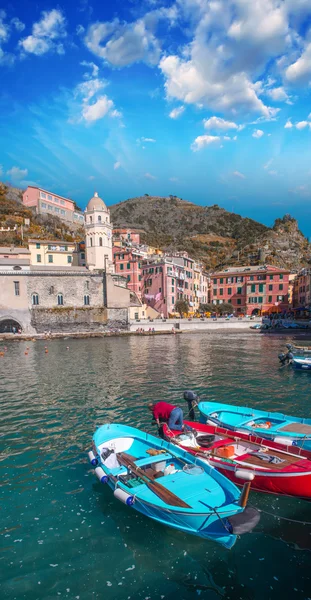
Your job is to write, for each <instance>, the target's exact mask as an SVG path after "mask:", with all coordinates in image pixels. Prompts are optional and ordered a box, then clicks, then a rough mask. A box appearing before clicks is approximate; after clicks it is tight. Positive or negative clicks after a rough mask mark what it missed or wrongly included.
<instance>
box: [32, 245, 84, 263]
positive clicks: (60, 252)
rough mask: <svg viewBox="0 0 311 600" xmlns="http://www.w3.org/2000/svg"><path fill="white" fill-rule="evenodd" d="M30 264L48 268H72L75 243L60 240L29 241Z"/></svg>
mask: <svg viewBox="0 0 311 600" xmlns="http://www.w3.org/2000/svg"><path fill="white" fill-rule="evenodd" d="M28 248H29V251H30V263H31V264H32V265H46V266H48V267H71V265H72V263H73V256H74V252H75V249H76V244H75V242H66V241H60V240H39V239H31V240H28Z"/></svg>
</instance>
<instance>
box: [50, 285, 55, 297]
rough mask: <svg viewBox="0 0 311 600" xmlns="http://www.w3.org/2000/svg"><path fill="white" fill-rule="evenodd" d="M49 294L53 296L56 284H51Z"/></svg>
mask: <svg viewBox="0 0 311 600" xmlns="http://www.w3.org/2000/svg"><path fill="white" fill-rule="evenodd" d="M49 294H50V296H51V294H54V285H51V287H50V289H49Z"/></svg>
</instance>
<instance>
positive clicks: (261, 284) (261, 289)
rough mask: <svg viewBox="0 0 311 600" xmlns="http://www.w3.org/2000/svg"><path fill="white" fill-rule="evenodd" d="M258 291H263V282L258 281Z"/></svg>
mask: <svg viewBox="0 0 311 600" xmlns="http://www.w3.org/2000/svg"><path fill="white" fill-rule="evenodd" d="M259 291H260V292H263V283H260V284H259Z"/></svg>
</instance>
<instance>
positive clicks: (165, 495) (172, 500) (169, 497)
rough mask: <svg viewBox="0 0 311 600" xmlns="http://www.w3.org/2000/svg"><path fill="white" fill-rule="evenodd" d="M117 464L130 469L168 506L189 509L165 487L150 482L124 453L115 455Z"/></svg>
mask: <svg viewBox="0 0 311 600" xmlns="http://www.w3.org/2000/svg"><path fill="white" fill-rule="evenodd" d="M117 459H118V462H119V463H120V464H121V465H123V466H125V467H130V468H131V470H132V471H133V473H134V474H135V475H138V476H139V477H140V478H141V479H142V480H143V481H144V482H145V484H146V485H147V487H148V488H149V489H150V490H151V491H152V492H153V493H154V494H156V495H157V496H158V497H159V498H161V500H163V502H165V504H169V505H170V506H178V507H179V508H191V506H189V504H187V503H186V502H184V501H183V500H181V498H179V497H178V496H176V495H175V494H173V492H171V491H170V490H168V489H167V488H166V487H164V486H163V485H161V484H160V483H157V482H154V481H152V480H151V478H150V477H148V475H146V474H145V472H144V471H143V470H142V469H140V468H139V467H137V466H136V465H135V462H134V461H133V460H131V458H129V457H128V456H127V455H126V453H125V452H118V454H117Z"/></svg>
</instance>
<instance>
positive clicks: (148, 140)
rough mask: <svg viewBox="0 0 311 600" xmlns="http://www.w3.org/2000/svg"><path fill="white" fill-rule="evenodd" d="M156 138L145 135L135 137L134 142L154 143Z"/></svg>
mask: <svg viewBox="0 0 311 600" xmlns="http://www.w3.org/2000/svg"><path fill="white" fill-rule="evenodd" d="M156 141H157V140H155V139H154V138H146V137H141V138H137V140H136V142H137V144H138V145H139V144H155V142H156Z"/></svg>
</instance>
